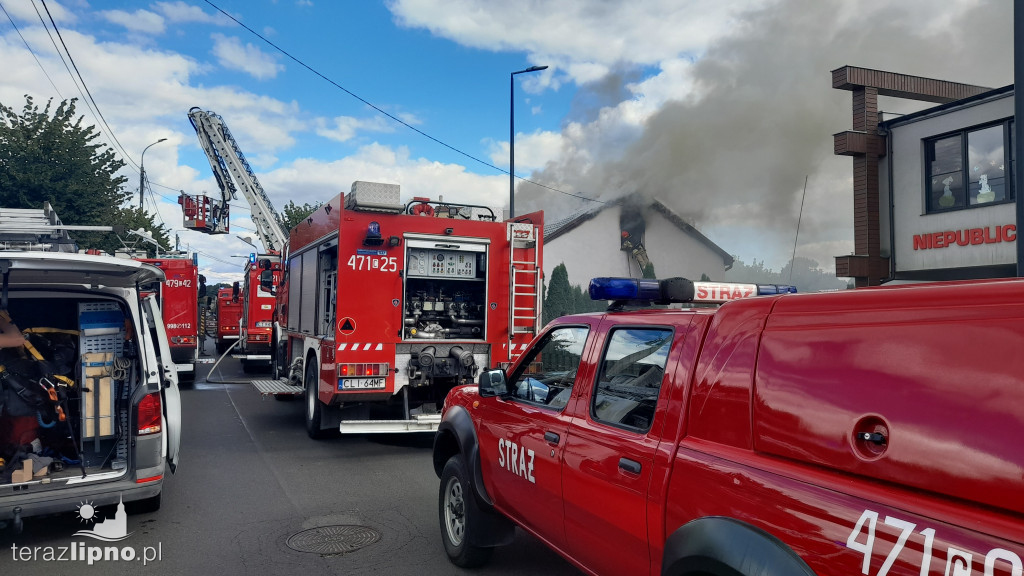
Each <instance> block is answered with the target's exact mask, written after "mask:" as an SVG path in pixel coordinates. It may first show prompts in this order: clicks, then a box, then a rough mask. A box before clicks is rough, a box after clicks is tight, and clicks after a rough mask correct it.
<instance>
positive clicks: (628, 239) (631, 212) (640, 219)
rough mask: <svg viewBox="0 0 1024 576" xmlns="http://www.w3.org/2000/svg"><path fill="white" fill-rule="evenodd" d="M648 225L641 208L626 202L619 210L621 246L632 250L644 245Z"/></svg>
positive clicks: (626, 249) (623, 248)
mask: <svg viewBox="0 0 1024 576" xmlns="http://www.w3.org/2000/svg"><path fill="white" fill-rule="evenodd" d="M646 227H647V224H646V222H644V215H643V213H642V212H641V211H640V208H638V207H637V206H634V205H628V204H624V205H623V206H622V210H621V211H620V212H619V230H620V231H621V236H620V246H619V248H620V249H621V250H624V251H627V252H631V251H632V250H633V249H635V248H637V247H639V246H642V245H643V243H644V232H645V231H646Z"/></svg>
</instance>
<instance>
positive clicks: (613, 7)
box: [388, 0, 772, 83]
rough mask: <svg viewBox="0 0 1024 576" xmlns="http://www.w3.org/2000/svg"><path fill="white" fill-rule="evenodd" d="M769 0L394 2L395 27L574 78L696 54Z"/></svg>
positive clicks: (579, 79)
mask: <svg viewBox="0 0 1024 576" xmlns="http://www.w3.org/2000/svg"><path fill="white" fill-rule="evenodd" d="M771 3H772V2H771V1H770V0H768V1H766V0H742V1H740V0H735V1H731V2H721V1H719V0H690V1H688V2H680V1H679V0H639V1H636V2H615V1H605V2H594V1H592V0H539V1H536V2H531V3H530V6H529V9H524V7H523V5H521V4H519V3H516V2H491V1H490V0H393V1H391V2H390V3H389V4H388V8H389V9H390V10H391V12H392V13H394V14H395V16H396V19H397V21H398V22H399V24H401V25H404V26H408V27H416V28H426V29H428V30H430V31H431V32H432V33H434V34H436V35H438V36H441V37H444V38H448V39H451V40H453V41H455V42H458V43H459V44H463V45H467V46H472V47H476V48H482V49H486V50H495V51H522V50H525V51H527V52H528V53H529V54H530V57H529V60H530V62H535V63H538V64H550V65H552V66H554V67H556V68H558V69H559V71H560V73H562V74H566V73H568V75H569V76H571V77H572V78H573V80H574V81H576V82H577V83H586V82H590V81H594V80H597V79H600V78H601V77H603V76H604V75H605V74H607V72H608V71H609V70H610V69H611V68H613V67H617V66H621V65H622V64H632V65H642V66H649V65H656V64H658V63H659V62H661V61H662V60H665V59H667V58H674V57H677V56H679V55H683V54H699V53H701V52H703V50H704V49H705V47H706V46H707V45H708V44H709V43H710V42H712V41H714V40H715V39H717V38H719V37H721V36H723V35H724V34H725V33H727V32H728V31H729V30H730V29H731V28H732V27H733V26H734V24H735V15H736V14H737V13H739V12H741V11H743V10H746V9H748V8H750V7H756V6H764V5H770V4H771Z"/></svg>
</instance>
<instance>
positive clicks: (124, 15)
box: [100, 10, 165, 34]
mask: <svg viewBox="0 0 1024 576" xmlns="http://www.w3.org/2000/svg"><path fill="white" fill-rule="evenodd" d="M100 14H101V15H102V16H103V17H104V18H106V19H107V20H108V21H110V22H113V23H114V24H119V25H121V26H124V27H125V28H127V29H128V30H131V31H132V32H141V33H143V34H163V33H164V30H165V27H164V19H163V17H162V16H160V15H159V14H157V13H155V12H150V11H149V10H136V11H135V12H131V13H129V12H125V11H124V10H107V11H104V12H100Z"/></svg>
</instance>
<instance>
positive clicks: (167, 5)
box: [153, 0, 233, 26]
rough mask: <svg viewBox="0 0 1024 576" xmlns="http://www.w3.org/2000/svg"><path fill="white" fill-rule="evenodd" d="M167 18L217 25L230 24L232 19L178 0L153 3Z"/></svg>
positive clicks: (179, 21) (176, 20)
mask: <svg viewBox="0 0 1024 576" xmlns="http://www.w3.org/2000/svg"><path fill="white" fill-rule="evenodd" d="M153 6H154V7H155V8H156V9H157V10H158V11H159V12H160V13H161V14H163V15H164V17H165V18H167V20H169V21H171V22H175V23H183V22H198V23H202V24H215V25H217V26H230V25H231V24H233V22H232V21H231V19H229V18H228V17H226V16H224V15H223V14H221V13H219V12H218V13H214V14H207V13H206V12H204V11H203V9H202V8H200V7H199V6H193V5H192V4H188V3H185V2H183V1H182V0H178V1H177V2H157V3H156V4H154V5H153Z"/></svg>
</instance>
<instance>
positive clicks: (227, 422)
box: [0, 345, 578, 576]
mask: <svg viewBox="0 0 1024 576" xmlns="http://www.w3.org/2000/svg"><path fill="white" fill-rule="evenodd" d="M210 349H211V350H212V345H211V346H210ZM210 366H211V365H210V364H205V365H201V366H200V370H199V378H197V382H196V383H195V384H194V385H193V386H192V387H191V388H186V389H184V390H183V391H182V404H183V407H182V410H183V414H184V420H185V426H184V431H183V437H182V448H181V462H180V465H179V467H178V470H177V472H176V473H175V474H174V475H173V476H172V477H170V478H169V479H168V480H167V481H166V483H165V484H164V495H163V507H162V508H161V510H159V511H158V512H156V513H153V514H139V515H129V516H128V519H127V522H128V530H129V531H130V532H132V534H131V536H129V537H128V538H127V539H126V540H124V541H122V542H120V543H118V545H119V546H122V547H124V546H130V547H131V548H132V549H133V550H134V551H135V554H136V557H137V558H138V559H136V560H134V561H125V560H123V559H122V560H118V561H113V560H100V561H97V562H95V563H94V564H93V565H92V566H88V565H86V564H85V563H83V562H77V561H76V562H70V561H64V562H59V561H45V560H43V559H42V558H37V559H35V560H30V561H20V560H15V559H14V554H15V552H14V551H13V550H12V548H11V547H12V545H14V546H16V547H18V548H24V547H29V548H39V549H41V550H42V549H45V548H46V547H61V546H63V547H67V546H70V545H71V544H72V543H73V542H81V541H82V540H83V539H82V538H74V539H73V538H72V537H71V535H72V534H73V533H74V532H75V531H76V530H79V529H81V528H82V524H81V520H80V519H79V518H78V516H77V515H76V514H67V515H62V516H55V517H48V518H38V519H30V520H26V522H25V530H24V532H23V533H22V534H20V535H13V534H11V533H10V531H9V530H8V531H0V573H2V574H18V575H19V576H28V575H34V574H40V575H43V574H45V575H48V576H52V575H55V574H76V575H77V574H83V573H87V574H91V573H96V574H154V575H155V574H168V575H181V574H217V575H233V574H254V575H262V574H308V575H312V574H338V575H356V574H378V573H386V574H389V575H401V574H410V575H413V574H414V575H417V576H422V575H431V574H458V573H469V572H466V571H463V570H460V569H457V568H455V567H454V566H453V565H451V564H450V563H449V562H448V560H447V558H446V557H445V554H444V550H443V548H442V547H441V541H440V535H439V528H438V521H437V490H438V479H437V477H436V476H435V474H434V471H433V467H432V465H431V460H430V446H431V441H432V438H431V437H429V436H426V435H401V436H382V435H377V436H347V437H342V438H336V439H331V440H325V441H314V440H310V439H309V438H308V437H307V436H306V434H305V430H304V429H303V426H302V418H303V416H302V410H303V405H302V402H279V401H275V400H274V399H271V398H268V399H261V397H260V395H259V394H258V393H257V392H256V390H255V389H254V388H252V387H251V385H249V384H247V383H244V381H245V380H246V379H248V378H249V376H246V375H244V374H243V373H242V371H241V368H240V366H239V365H238V362H237V360H231V359H226V360H225V361H224V362H222V363H221V365H220V366H219V367H218V370H217V372H216V373H215V374H214V375H213V378H211V380H215V381H216V380H221V381H228V383H214V382H209V381H207V379H206V373H207V372H208V371H209V369H210ZM236 381H237V382H238V383H234V382H236ZM101 512H104V511H103V510H101ZM105 512H106V513H107V514H112V513H113V510H108V511H105ZM329 527H341V528H329ZM313 528H322V529H330V530H337V531H339V532H338V533H340V534H342V535H344V536H345V538H346V540H347V541H348V542H349V543H350V544H351V545H352V546H353V547H354V548H356V549H354V550H352V551H348V552H334V553H309V552H299V551H296V550H293V549H292V548H291V547H289V545H288V542H289V538H292V537H293V536H295V535H296V534H298V533H300V532H302V531H305V530H310V529H313ZM321 532H322V531H321ZM374 537H378V538H379V539H377V540H376V541H373V539H374ZM293 542H294V541H293ZM95 543H96V542H95V541H89V542H88V544H89V545H94V544H95ZM359 546H361V547H359ZM157 554H159V559H155V560H152V561H150V562H148V563H147V564H146V565H143V561H142V559H141V558H142V557H143V556H155V555H157ZM15 569H16V571H14V570H15ZM472 573H474V574H487V575H491V574H495V575H498V574H501V575H506V574H556V575H557V574H578V571H576V570H575V569H574V568H573V567H572V566H570V565H569V564H568V563H567V562H565V561H564V560H562V559H561V558H560V557H559V556H557V555H556V554H554V553H553V552H551V551H549V550H548V549H547V548H546V547H545V546H543V545H542V544H541V543H539V542H538V541H537V540H535V539H534V538H532V537H530V536H528V535H526V534H522V533H520V534H518V535H517V537H516V540H515V542H514V543H513V544H512V545H510V546H508V547H505V548H501V549H498V550H497V551H496V553H495V555H494V558H493V560H492V562H491V564H490V565H489V566H487V567H485V568H483V569H480V570H477V571H474V572H472Z"/></svg>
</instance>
